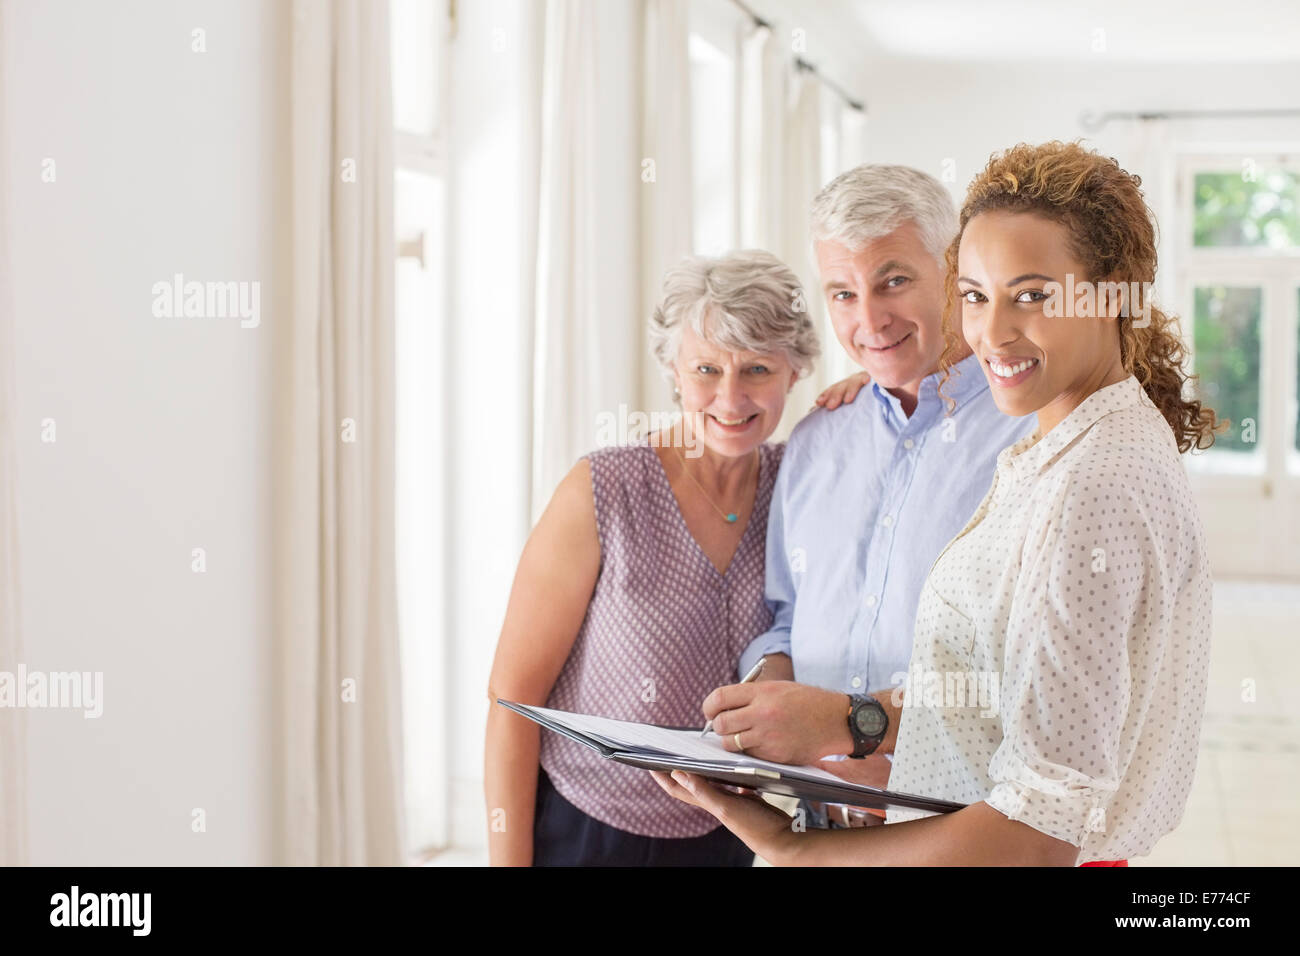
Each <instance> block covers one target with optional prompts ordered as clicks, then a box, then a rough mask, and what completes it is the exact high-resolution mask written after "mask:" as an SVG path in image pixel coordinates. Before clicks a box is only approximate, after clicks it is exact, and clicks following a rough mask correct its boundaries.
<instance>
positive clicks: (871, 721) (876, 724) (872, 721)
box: [853, 706, 885, 737]
mask: <svg viewBox="0 0 1300 956" xmlns="http://www.w3.org/2000/svg"><path fill="white" fill-rule="evenodd" d="M853 720H854V722H855V723H857V725H858V731H859V733H862V734H865V735H866V736H868V737H875V736H877V735H878V734H881V733H883V732H884V730H885V715H884V714H883V713H882V712H881V710H880V708H879V707H871V706H866V707H859V708H858V710H857V713H855V714H854V715H853Z"/></svg>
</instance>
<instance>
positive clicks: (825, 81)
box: [731, 0, 867, 113]
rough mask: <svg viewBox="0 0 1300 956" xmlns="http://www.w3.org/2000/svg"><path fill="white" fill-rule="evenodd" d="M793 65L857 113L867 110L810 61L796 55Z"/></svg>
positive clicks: (753, 16)
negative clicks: (814, 78) (811, 76)
mask: <svg viewBox="0 0 1300 956" xmlns="http://www.w3.org/2000/svg"><path fill="white" fill-rule="evenodd" d="M731 2H732V3H733V4H735V5H736V6H737V7H739V8H740V9H741V11H742V12H743V13H744V14H745V16H747V17H749V19H750V20H752V21H753V22H754V26H756V27H766V28H767V29H769V30H772V29H774V28H773V25H772V24H771V23H770V22H769V21H767V20H764V19H763V18H762V17H760V16H759V15H758V14H757V13H755V12H754V11H753V10H751V9H750V8H749V7H748V6H746V5H745V4H744V3H743V2H742V0H731ZM794 66H795V69H797V70H803V71H804V72H806V73H811V74H812V75H813V76H815V77H817V80H818V82H820V83H821V84H822V85H823V86H825V87H826V88H827V89H829V90H830V91H831V92H832V93H834V94H835V95H836V96H838V97H839V98H840V99H842V100H843V101H844V102H845V103H847V104H848V105H849V107H850V108H851V109H855V110H857V111H858V112H859V113H865V112H866V111H867V108H866V106H864V105H863V103H862V101H861V100H858V99H854V98H853V97H852V96H850V95H849V94H848V93H846V92H845V91H844V88H843V87H841V86H840V85H839V84H838V83H835V82H833V81H831V80H830V79H829V78H828V77H827V76H826V75H825V74H824V73H822V71H821V70H819V69H817V66H816V64H813V63H810V62H808V61H807V60H805V59H804V58H803V57H799V56H797V57H795V58H794Z"/></svg>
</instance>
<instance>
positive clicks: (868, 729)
mask: <svg viewBox="0 0 1300 956" xmlns="http://www.w3.org/2000/svg"><path fill="white" fill-rule="evenodd" d="M887 730H889V715H888V714H886V713H885V708H884V707H883V706H881V703H880V701H878V700H876V698H874V697H869V696H866V695H863V694H849V733H850V734H852V735H853V753H851V754H849V756H850V757H854V758H857V759H861V758H863V757H865V756H867V754H869V753H873V752H874V751H875V749H876V748H877V747H879V746H880V742H881V741H882V740H884V739H885V732H886V731H887Z"/></svg>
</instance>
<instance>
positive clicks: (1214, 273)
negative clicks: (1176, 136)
mask: <svg viewBox="0 0 1300 956" xmlns="http://www.w3.org/2000/svg"><path fill="white" fill-rule="evenodd" d="M1247 158H1251V159H1254V160H1255V161H1256V162H1257V163H1258V165H1259V166H1260V167H1261V168H1282V169H1285V170H1288V171H1292V172H1296V173H1297V174H1300V144H1279V143H1273V144H1264V143H1257V144H1250V143H1246V144H1239V145H1234V146H1203V145H1202V146H1195V147H1189V148H1187V149H1184V150H1182V151H1181V152H1180V153H1179V154H1178V155H1177V157H1176V165H1175V183H1174V203H1175V209H1176V213H1175V224H1176V225H1175V237H1174V242H1173V249H1172V250H1171V251H1172V255H1173V257H1174V272H1175V276H1176V278H1175V289H1176V294H1177V296H1178V299H1179V301H1180V302H1181V303H1183V304H1184V306H1185V311H1184V312H1182V313H1180V322H1181V329H1182V332H1183V335H1184V340H1185V342H1186V343H1187V348H1188V353H1189V355H1190V356H1191V366H1192V371H1193V372H1195V371H1196V347H1195V311H1194V308H1195V297H1194V293H1193V290H1194V289H1195V288H1196V287H1198V286H1214V285H1228V286H1258V287H1259V288H1260V289H1261V299H1262V301H1261V306H1260V349H1261V353H1262V354H1261V359H1260V376H1261V381H1260V409H1259V417H1260V421H1259V432H1258V435H1259V444H1260V445H1261V448H1260V449H1259V452H1258V454H1259V458H1258V463H1257V467H1254V468H1249V469H1246V470H1243V469H1242V467H1241V465H1242V464H1244V463H1243V462H1242V461H1241V460H1240V458H1239V457H1238V456H1239V455H1240V454H1241V453H1238V452H1228V451H1216V450H1214V449H1210V450H1209V451H1208V452H1204V453H1202V452H1193V454H1192V455H1190V456H1189V457H1188V466H1189V470H1191V471H1193V472H1194V473H1196V474H1197V476H1198V483H1199V484H1202V485H1203V486H1205V487H1206V488H1207V490H1209V491H1224V492H1228V491H1232V492H1237V493H1241V492H1247V493H1250V494H1251V495H1252V497H1253V496H1254V495H1259V496H1260V497H1261V498H1269V497H1272V496H1273V495H1274V494H1276V493H1277V492H1278V491H1279V490H1280V489H1279V488H1278V486H1279V485H1282V484H1288V485H1293V486H1295V487H1296V488H1300V453H1297V452H1296V449H1295V441H1294V436H1295V427H1296V419H1295V417H1294V416H1295V415H1296V414H1297V406H1298V405H1300V396H1297V394H1296V390H1297V384H1296V378H1295V368H1296V363H1297V361H1300V359H1298V358H1297V354H1296V353H1297V351H1300V341H1297V337H1296V336H1297V323H1300V317H1298V316H1297V311H1300V302H1297V301H1296V298H1295V296H1296V294H1297V293H1296V292H1295V291H1294V290H1295V289H1296V288H1297V286H1300V279H1297V278H1296V277H1297V276H1298V275H1300V248H1291V249H1273V248H1268V247H1250V246H1221V247H1205V246H1200V247H1198V246H1196V245H1195V244H1194V243H1195V225H1196V223H1195V192H1194V190H1195V178H1196V175H1197V174H1198V173H1209V172H1218V173H1223V172H1233V173H1240V172H1241V170H1242V161H1243V160H1244V159H1247ZM1288 288H1290V289H1291V290H1292V291H1291V293H1290V297H1288V294H1287V290H1288ZM1210 404H1211V407H1213V406H1212V403H1210ZM1226 455H1231V456H1233V458H1232V459H1229V458H1225V457H1224V456H1226ZM1234 459H1235V460H1234ZM1293 490H1294V489H1293Z"/></svg>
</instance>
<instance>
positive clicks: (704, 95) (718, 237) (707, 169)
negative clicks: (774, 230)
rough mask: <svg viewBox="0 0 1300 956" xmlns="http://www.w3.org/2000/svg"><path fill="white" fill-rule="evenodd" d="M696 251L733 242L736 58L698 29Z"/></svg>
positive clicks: (714, 251) (694, 47)
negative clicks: (728, 54)
mask: <svg viewBox="0 0 1300 956" xmlns="http://www.w3.org/2000/svg"><path fill="white" fill-rule="evenodd" d="M690 59H691V150H692V152H693V153H694V155H693V156H692V157H691V159H692V162H693V165H694V169H693V176H692V178H693V180H694V182H693V184H692V185H693V190H692V197H691V198H692V203H693V205H694V209H693V215H694V217H695V220H694V236H693V237H692V238H693V240H694V251H695V252H697V253H704V254H706V255H718V254H720V253H722V252H725V251H727V250H729V249H730V248H731V247H732V246H733V245H735V229H734V225H735V219H736V204H735V201H734V200H735V195H736V177H735V168H736V167H735V162H736V159H735V135H734V134H735V126H734V123H733V116H734V115H735V108H736V82H735V64H734V63H733V61H732V60H731V58H730V57H728V56H727V54H726V53H724V52H723V51H722V50H719V49H718V48H717V47H715V46H713V45H712V44H710V43H709V42H707V41H706V40H704V39H703V38H702V37H700V36H699V35H698V34H694V33H692V34H691V37H690Z"/></svg>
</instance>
